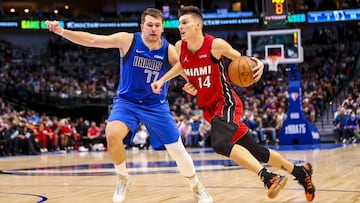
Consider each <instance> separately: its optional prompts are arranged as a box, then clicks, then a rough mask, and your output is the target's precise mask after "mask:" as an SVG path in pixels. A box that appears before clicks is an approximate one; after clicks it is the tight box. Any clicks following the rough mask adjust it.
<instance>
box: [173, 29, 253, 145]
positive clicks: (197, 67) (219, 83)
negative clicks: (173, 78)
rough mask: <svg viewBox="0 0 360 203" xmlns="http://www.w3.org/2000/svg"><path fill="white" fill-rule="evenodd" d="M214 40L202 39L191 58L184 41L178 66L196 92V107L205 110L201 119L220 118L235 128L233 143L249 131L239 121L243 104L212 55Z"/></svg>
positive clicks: (220, 62) (221, 62)
mask: <svg viewBox="0 0 360 203" xmlns="http://www.w3.org/2000/svg"><path fill="white" fill-rule="evenodd" d="M213 40H214V37H213V36H211V35H205V37H204V43H203V45H202V46H201V48H200V49H199V50H198V51H196V52H195V53H194V54H193V53H192V52H190V51H189V50H188V48H187V44H186V42H184V41H183V42H182V44H181V53H180V63H181V65H182V67H183V69H184V71H185V74H186V75H187V77H188V79H189V82H190V83H191V84H192V85H194V87H195V88H196V89H197V90H198V92H197V96H198V104H199V106H200V107H203V109H204V118H205V119H206V120H207V121H209V122H211V121H212V118H213V117H214V116H220V117H222V119H223V120H224V121H226V122H229V123H235V124H236V125H237V126H238V129H237V131H236V132H235V133H234V136H233V137H232V139H231V142H232V143H235V142H236V141H237V140H238V139H240V138H241V137H242V136H243V135H244V134H245V133H246V132H247V131H248V127H247V126H246V125H245V124H244V123H243V122H242V121H241V117H242V113H243V106H242V102H241V100H240V98H239V97H238V96H237V95H236V93H235V91H234V90H232V89H231V87H230V81H229V78H228V76H227V75H226V74H225V66H224V60H223V58H221V59H220V60H217V59H216V58H215V57H214V56H212V55H211V45H212V42H213Z"/></svg>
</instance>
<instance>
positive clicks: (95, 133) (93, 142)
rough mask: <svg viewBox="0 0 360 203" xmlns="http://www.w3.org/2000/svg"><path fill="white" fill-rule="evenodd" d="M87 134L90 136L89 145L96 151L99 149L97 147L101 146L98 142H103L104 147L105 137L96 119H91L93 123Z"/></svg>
mask: <svg viewBox="0 0 360 203" xmlns="http://www.w3.org/2000/svg"><path fill="white" fill-rule="evenodd" d="M87 136H88V138H89V146H90V148H92V149H93V150H94V151H96V150H97V148H96V147H97V146H99V145H98V144H102V145H101V146H102V147H101V148H103V147H104V145H103V144H104V142H105V141H104V137H102V136H101V129H100V128H99V127H98V126H97V124H96V122H95V121H91V125H90V127H89V129H88V131H87ZM101 150H102V149H101Z"/></svg>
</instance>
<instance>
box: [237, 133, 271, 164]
mask: <svg viewBox="0 0 360 203" xmlns="http://www.w3.org/2000/svg"><path fill="white" fill-rule="evenodd" d="M236 144H238V145H241V146H243V147H245V148H246V149H247V150H249V152H250V153H251V154H252V155H253V156H254V157H255V158H256V159H257V160H258V161H260V162H263V163H267V162H268V161H269V158H270V151H269V149H267V148H265V147H263V146H261V145H259V144H258V143H256V142H255V140H254V138H253V137H252V136H251V135H250V133H249V131H248V132H247V133H246V134H245V135H244V136H243V137H242V138H240V139H239V140H238V141H237V142H236Z"/></svg>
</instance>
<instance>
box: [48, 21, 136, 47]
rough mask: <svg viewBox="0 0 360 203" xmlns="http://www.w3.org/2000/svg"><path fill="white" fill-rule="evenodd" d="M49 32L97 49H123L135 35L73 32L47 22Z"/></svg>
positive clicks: (56, 23)
mask: <svg viewBox="0 0 360 203" xmlns="http://www.w3.org/2000/svg"><path fill="white" fill-rule="evenodd" d="M45 24H46V25H47V27H48V29H49V31H51V32H53V33H55V34H57V35H60V36H62V37H64V38H65V39H67V40H69V41H71V42H73V43H75V44H79V45H82V46H86V47H97V48H122V45H123V44H124V43H125V42H129V41H132V37H133V34H130V33H126V32H119V33H115V34H112V35H96V34H92V33H89V32H83V31H73V30H68V29H64V28H62V27H61V26H60V24H59V22H58V21H56V20H54V21H48V20H47V21H46V22H45Z"/></svg>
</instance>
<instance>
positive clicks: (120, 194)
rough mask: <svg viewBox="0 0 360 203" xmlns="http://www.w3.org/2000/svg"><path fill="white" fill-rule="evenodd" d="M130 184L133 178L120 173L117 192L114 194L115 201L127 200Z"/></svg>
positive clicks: (117, 202) (116, 202) (115, 202)
mask: <svg viewBox="0 0 360 203" xmlns="http://www.w3.org/2000/svg"><path fill="white" fill-rule="evenodd" d="M130 185H131V180H130V178H129V177H126V176H122V175H118V180H117V183H116V188H115V193H114V196H113V201H114V203H121V202H123V201H124V200H125V198H126V193H127V191H128V190H129V187H130Z"/></svg>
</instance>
